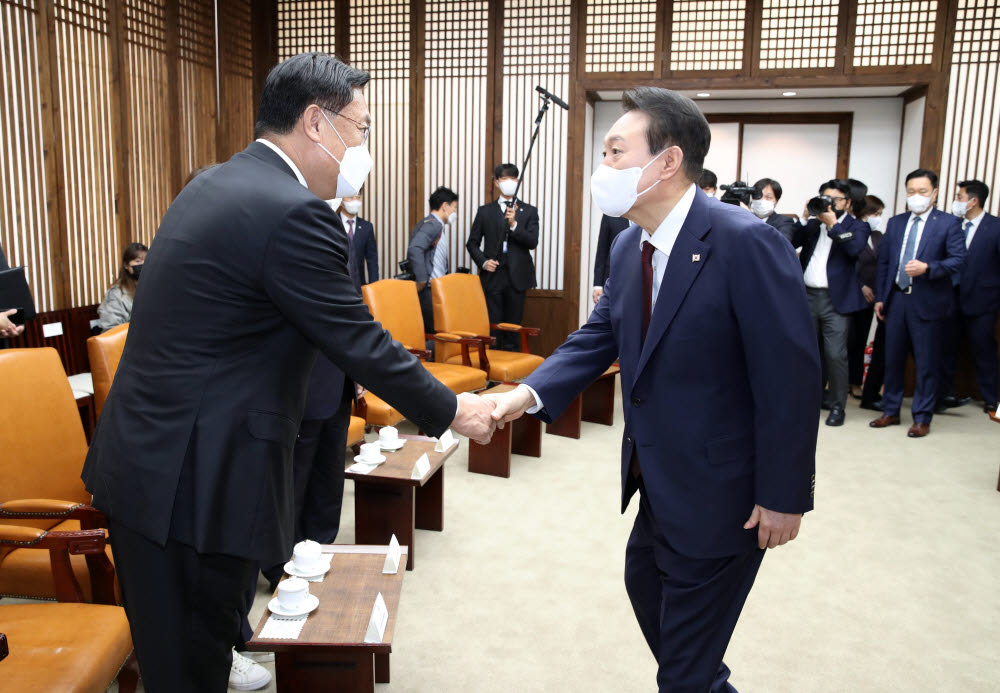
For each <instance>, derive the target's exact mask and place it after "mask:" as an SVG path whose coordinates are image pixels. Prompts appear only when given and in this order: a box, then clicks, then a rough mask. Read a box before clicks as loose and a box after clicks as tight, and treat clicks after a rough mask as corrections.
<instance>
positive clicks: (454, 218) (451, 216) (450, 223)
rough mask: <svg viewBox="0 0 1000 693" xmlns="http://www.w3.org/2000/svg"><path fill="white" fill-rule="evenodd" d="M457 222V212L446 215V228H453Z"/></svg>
mask: <svg viewBox="0 0 1000 693" xmlns="http://www.w3.org/2000/svg"><path fill="white" fill-rule="evenodd" d="M457 221H458V212H452V213H451V214H449V215H448V226H454V225H455V222H457Z"/></svg>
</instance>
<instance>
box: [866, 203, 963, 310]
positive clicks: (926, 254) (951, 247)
mask: <svg viewBox="0 0 1000 693" xmlns="http://www.w3.org/2000/svg"><path fill="white" fill-rule="evenodd" d="M909 223H910V213H909V212H905V213H903V214H897V215H896V216H894V217H893V218H892V219H890V220H889V223H888V224H887V225H886V228H885V235H884V236H883V237H882V243H881V244H880V245H879V247H878V275H877V280H876V284H877V285H876V287H875V300H876V301H880V302H881V303H882V304H883V306H884V307H885V309H886V310H889V309H890V308H891V306H890V305H889V299H890V297H891V295H892V293H893V290H892V287H893V285H894V284H895V283H896V275H897V273H898V272H899V256H900V254H901V253H902V251H903V238H904V236H905V233H906V226H907V224H909ZM916 259H917V260H920V261H921V262H926V263H927V264H928V265H929V267H928V269H927V271H926V272H925V273H924V274H922V275H920V276H919V277H914V278H913V283H912V285H911V286H912V287H913V298H914V301H915V303H916V308H917V315H919V316H920V318H921V319H923V320H941V319H943V318H947V317H949V316H950V315H951V314H952V312H953V311H954V309H955V289H954V286H955V284H957V283H958V278H959V276H960V275H961V272H962V268H963V267H964V266H965V234H964V233H962V227H961V224H960V223H959V219H958V217H956V216H953V215H951V214H947V213H945V212H942V211H941V210H939V209H934V210H931V213H930V216H929V217H928V218H927V224H926V227H925V228H924V230H923V233H922V234H921V236H920V245H919V246H917V253H916Z"/></svg>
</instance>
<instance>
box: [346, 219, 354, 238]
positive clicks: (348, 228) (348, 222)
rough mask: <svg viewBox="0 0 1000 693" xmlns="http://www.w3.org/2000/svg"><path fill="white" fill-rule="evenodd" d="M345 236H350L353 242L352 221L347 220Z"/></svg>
mask: <svg viewBox="0 0 1000 693" xmlns="http://www.w3.org/2000/svg"><path fill="white" fill-rule="evenodd" d="M347 235H348V236H350V238H351V240H352V241H353V240H354V220H353V219H348V220H347Z"/></svg>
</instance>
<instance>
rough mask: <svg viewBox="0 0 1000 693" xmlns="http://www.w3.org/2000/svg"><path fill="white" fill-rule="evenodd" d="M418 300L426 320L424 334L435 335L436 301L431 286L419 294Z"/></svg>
mask: <svg viewBox="0 0 1000 693" xmlns="http://www.w3.org/2000/svg"><path fill="white" fill-rule="evenodd" d="M417 298H419V299H420V314H421V315H422V316H423V318H424V332H425V333H426V334H434V300H433V298H432V297H431V287H430V284H428V285H427V286H426V287H424V289H423V290H422V291H420V292H419V293H418V294H417ZM432 343H433V342H432Z"/></svg>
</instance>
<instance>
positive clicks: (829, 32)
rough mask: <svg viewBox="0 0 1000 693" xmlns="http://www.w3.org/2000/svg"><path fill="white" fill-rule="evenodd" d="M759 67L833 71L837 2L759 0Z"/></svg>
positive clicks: (835, 0)
mask: <svg viewBox="0 0 1000 693" xmlns="http://www.w3.org/2000/svg"><path fill="white" fill-rule="evenodd" d="M761 1H762V3H763V14H762V16H761V31H760V68H761V69H762V70H794V69H800V68H811V69H821V68H832V67H833V66H834V64H835V61H836V48H837V22H838V19H839V8H840V2H839V0H761Z"/></svg>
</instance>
